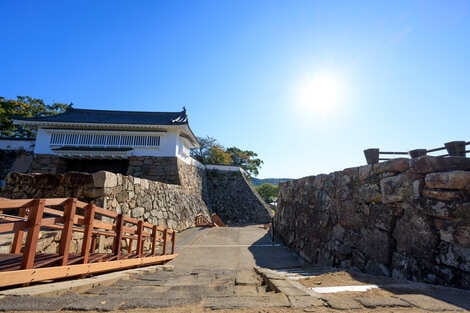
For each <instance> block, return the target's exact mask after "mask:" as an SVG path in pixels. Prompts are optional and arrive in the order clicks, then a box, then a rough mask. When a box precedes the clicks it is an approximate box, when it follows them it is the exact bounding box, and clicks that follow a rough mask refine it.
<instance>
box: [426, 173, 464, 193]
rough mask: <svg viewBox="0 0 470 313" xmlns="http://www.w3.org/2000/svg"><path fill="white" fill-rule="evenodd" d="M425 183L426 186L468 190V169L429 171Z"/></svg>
mask: <svg viewBox="0 0 470 313" xmlns="http://www.w3.org/2000/svg"><path fill="white" fill-rule="evenodd" d="M425 183H426V187H428V188H440V189H467V190H470V171H452V172H439V173H430V174H427V175H426V177H425Z"/></svg>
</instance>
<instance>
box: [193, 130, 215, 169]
mask: <svg viewBox="0 0 470 313" xmlns="http://www.w3.org/2000/svg"><path fill="white" fill-rule="evenodd" d="M197 141H198V142H199V148H195V149H192V150H191V156H192V157H193V158H194V159H196V160H198V161H199V162H201V163H203V164H207V163H209V160H208V159H209V154H210V149H211V147H213V146H217V145H219V144H218V143H217V140H216V139H215V138H212V137H209V136H206V137H197Z"/></svg>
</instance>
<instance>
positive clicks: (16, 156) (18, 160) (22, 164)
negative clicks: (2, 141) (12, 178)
mask: <svg viewBox="0 0 470 313" xmlns="http://www.w3.org/2000/svg"><path fill="white" fill-rule="evenodd" d="M32 159H33V153H32V152H30V151H25V150H3V149H0V182H3V180H4V179H5V177H6V176H7V174H8V173H9V172H11V171H15V172H22V173H25V172H28V171H29V170H30V169H31V162H32ZM1 185H2V183H0V186H1Z"/></svg>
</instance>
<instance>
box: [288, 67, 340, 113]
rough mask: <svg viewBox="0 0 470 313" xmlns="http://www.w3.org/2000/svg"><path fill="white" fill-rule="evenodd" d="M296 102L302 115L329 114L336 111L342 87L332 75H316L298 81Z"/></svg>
mask: <svg viewBox="0 0 470 313" xmlns="http://www.w3.org/2000/svg"><path fill="white" fill-rule="evenodd" d="M295 93H296V98H297V99H296V102H297V103H298V106H299V109H301V110H302V111H303V112H304V113H317V114H322V115H324V114H330V113H333V112H335V111H336V110H337V109H338V106H339V103H340V101H341V98H342V96H343V90H342V86H341V84H340V82H339V80H338V78H337V77H335V76H334V75H332V74H327V73H318V74H316V75H314V76H310V77H307V78H305V79H303V80H302V81H300V83H299V84H298V86H297V90H296V92H295Z"/></svg>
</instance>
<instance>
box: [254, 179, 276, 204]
mask: <svg viewBox="0 0 470 313" xmlns="http://www.w3.org/2000/svg"><path fill="white" fill-rule="evenodd" d="M255 189H256V191H257V192H258V193H259V195H260V196H261V198H263V200H264V202H266V203H271V202H273V201H276V200H277V194H278V192H279V186H276V185H273V184H269V183H264V184H261V185H259V186H256V187H255Z"/></svg>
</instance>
